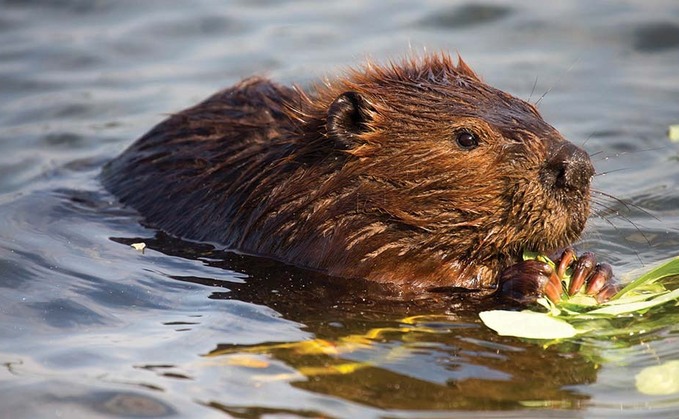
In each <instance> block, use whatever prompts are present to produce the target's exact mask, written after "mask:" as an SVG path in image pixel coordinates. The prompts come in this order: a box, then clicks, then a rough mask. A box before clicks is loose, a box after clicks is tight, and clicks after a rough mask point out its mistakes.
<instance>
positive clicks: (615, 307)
mask: <svg viewBox="0 0 679 419" xmlns="http://www.w3.org/2000/svg"><path fill="white" fill-rule="evenodd" d="M677 298H679V288H678V289H676V290H674V291H672V292H666V293H664V294H661V295H659V296H657V297H655V298H653V299H651V300H648V301H637V302H632V303H628V304H612V305H608V306H606V307H602V308H597V309H596V310H592V311H589V312H588V313H587V314H608V315H613V316H618V315H620V314H628V313H636V312H640V311H643V310H648V309H649V308H651V307H655V306H659V305H661V304H665V303H667V302H669V301H672V300H676V299H677Z"/></svg>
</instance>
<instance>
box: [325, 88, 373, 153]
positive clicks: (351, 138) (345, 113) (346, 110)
mask: <svg viewBox="0 0 679 419" xmlns="http://www.w3.org/2000/svg"><path fill="white" fill-rule="evenodd" d="M369 111H370V105H369V104H368V102H367V101H366V100H365V99H364V98H363V97H362V96H361V95H360V94H358V93H356V92H344V93H342V94H341V95H339V96H338V97H337V99H335V100H334V101H333V102H332V104H331V105H330V108H328V119H327V120H326V123H325V128H326V131H327V132H328V136H329V137H331V138H332V139H333V141H335V144H336V145H337V147H338V148H340V149H342V150H349V149H351V148H353V147H355V146H356V143H357V141H358V136H359V135H360V134H361V133H363V132H365V131H366V129H367V127H366V123H367V122H368V121H369V118H370V113H369Z"/></svg>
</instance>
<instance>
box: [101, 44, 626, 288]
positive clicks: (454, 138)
mask: <svg viewBox="0 0 679 419" xmlns="http://www.w3.org/2000/svg"><path fill="white" fill-rule="evenodd" d="M455 61H456V60H455V59H454V58H452V57H451V56H450V55H448V54H445V53H438V54H429V55H425V56H422V57H410V58H406V59H404V60H402V61H398V62H391V63H389V64H386V65H377V64H374V63H372V62H369V63H367V64H366V65H365V66H364V67H361V68H358V69H352V70H349V71H347V72H346V73H345V74H343V75H342V76H339V77H336V78H334V79H326V80H325V81H324V82H323V83H319V84H316V85H314V86H312V87H311V88H309V89H307V90H305V89H303V88H301V87H297V86H293V87H287V86H282V85H279V84H276V83H274V82H272V81H270V80H267V79H264V78H261V77H251V78H247V79H245V80H243V81H241V82H240V83H238V84H236V85H235V86H233V87H231V88H227V89H225V90H222V91H220V92H218V93H216V94H214V95H213V96H211V97H209V98H207V99H206V100H205V101H203V102H201V103H199V104H197V105H195V106H193V107H191V108H189V109H186V110H183V111H181V112H179V113H176V114H173V115H171V116H169V117H168V118H167V119H166V120H164V121H163V122H161V123H160V124H158V125H157V126H156V127H154V128H153V129H151V131H149V132H148V133H147V134H145V135H144V136H142V137H141V138H140V139H139V140H138V141H136V142H135V143H134V144H132V145H131V146H130V147H129V148H128V149H127V150H126V151H124V152H123V153H122V154H121V155H119V156H118V157H116V158H114V159H113V160H111V161H110V162H109V163H107V164H106V165H105V167H104V168H103V170H102V173H101V179H102V182H103V184H104V186H105V187H106V188H107V189H108V190H109V191H110V192H112V193H113V194H114V195H115V196H117V197H118V198H119V200H120V201H121V202H122V203H123V204H126V205H129V206H131V207H133V208H135V209H136V210H137V211H138V212H139V213H140V214H141V215H142V216H143V217H144V218H145V220H146V222H147V223H149V225H150V226H152V227H155V228H159V229H161V230H164V231H166V232H168V233H170V234H173V235H175V236H179V237H182V238H186V239H191V240H197V241H207V242H214V243H218V244H220V245H223V246H226V247H227V248H229V249H233V250H238V251H241V252H245V253H248V254H253V255H260V256H266V257H270V258H274V259H277V260H280V261H283V262H286V263H289V264H292V265H296V266H300V267H305V268H310V269H314V270H319V271H322V272H324V273H326V274H329V275H332V276H337V277H345V278H364V279H369V280H373V281H379V282H385V283H391V284H395V286H397V287H400V288H402V289H404V290H411V291H412V290H415V291H416V292H419V291H420V290H433V289H441V288H449V289H455V288H462V289H470V290H475V291H477V292H480V293H488V294H496V293H497V291H498V290H499V291H500V294H502V295H505V296H509V297H510V298H512V299H515V300H524V299H526V298H528V299H534V298H536V296H537V295H540V294H542V293H547V295H548V296H549V297H550V298H552V299H558V298H559V297H558V294H560V292H557V291H556V287H557V285H556V284H560V282H558V281H557V280H556V279H555V274H556V273H555V272H553V271H554V269H552V268H550V267H549V265H547V264H545V263H543V262H538V261H522V260H521V255H522V252H524V250H531V251H537V252H552V251H555V250H557V249H563V248H566V249H567V250H566V251H565V252H564V255H565V256H564V257H562V258H560V260H561V265H562V266H561V267H560V268H559V270H560V272H559V274H561V273H562V272H563V269H564V267H566V266H568V265H570V264H571V263H572V262H573V260H574V259H575V258H574V253H573V251H572V250H570V248H569V247H568V246H570V244H571V243H573V241H575V240H577V239H578V237H579V236H580V234H581V232H582V230H583V228H584V226H585V222H586V220H587V218H588V215H589V212H590V181H591V178H592V177H593V175H594V168H593V166H592V163H591V161H590V159H589V156H588V154H587V153H586V152H585V151H583V150H582V149H581V148H579V147H577V146H575V145H574V144H572V143H570V142H568V141H567V140H566V139H564V138H563V137H562V135H561V134H560V133H559V132H558V131H557V130H556V129H555V128H554V127H552V126H551V125H549V124H548V123H546V122H545V121H544V120H543V118H542V117H541V116H540V113H539V112H538V110H537V108H536V107H535V106H534V105H533V104H531V103H528V102H526V101H524V100H521V99H518V98H516V97H514V96H512V95H510V94H508V93H505V92H503V91H501V90H498V89H495V88H493V87H491V86H489V85H488V84H486V83H484V82H483V81H482V80H481V78H480V77H479V76H478V75H477V74H476V73H475V72H474V71H473V70H472V69H471V68H470V67H469V66H468V65H467V64H466V63H465V62H464V61H463V60H462V58H461V57H459V56H458V57H457V63H456V62H455ZM577 264H578V266H577V267H576V272H577V273H578V275H579V276H580V277H581V278H580V279H579V280H578V285H577V286H576V288H578V287H580V286H581V285H582V284H583V283H584V282H587V283H588V290H589V291H590V293H592V294H596V295H598V296H599V297H600V298H602V299H603V298H607V297H608V296H610V295H611V294H612V291H611V290H613V289H615V287H614V286H613V285H612V284H613V276H612V274H611V273H610V267H608V266H607V265H603V264H596V263H595V260H594V258H593V257H592V256H591V255H586V256H585V257H581V258H578V262H577ZM558 287H559V291H560V285H558Z"/></svg>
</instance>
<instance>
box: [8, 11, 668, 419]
mask: <svg viewBox="0 0 679 419" xmlns="http://www.w3.org/2000/svg"><path fill="white" fill-rule="evenodd" d="M425 47H426V48H427V49H429V50H446V51H452V52H456V51H459V52H460V54H462V55H463V56H464V58H465V60H466V61H467V62H468V63H469V64H470V65H471V66H472V67H473V68H474V69H475V70H476V71H477V72H478V73H480V74H481V75H483V77H484V78H485V80H487V81H488V82H490V83H491V84H493V85H495V86H497V87H499V88H502V89H505V90H507V91H510V92H512V93H514V94H515V95H517V96H520V97H523V98H531V100H533V101H535V100H537V99H538V98H540V97H541V96H542V95H543V93H544V92H547V91H548V92H549V93H548V94H546V95H545V96H544V98H542V99H541V100H540V109H541V111H542V113H543V115H544V116H545V118H546V119H547V120H548V121H550V122H551V123H552V124H554V125H555V126H556V127H557V128H559V129H560V130H561V132H562V133H563V134H564V135H566V136H567V137H568V138H570V139H571V140H572V141H574V142H576V143H578V144H584V147H585V148H586V149H587V150H588V151H589V152H590V153H592V154H593V156H594V157H593V159H594V160H595V164H596V166H597V170H598V172H599V173H601V175H599V176H598V177H597V178H596V181H595V187H596V189H597V190H599V191H603V192H605V193H607V194H610V195H613V196H615V197H616V198H619V199H621V200H623V201H625V202H628V203H629V204H623V203H621V202H619V201H617V200H615V199H611V198H607V197H605V196H603V195H597V197H596V201H597V202H598V204H597V207H598V213H599V215H600V217H599V216H595V217H593V218H592V220H591V221H590V223H589V225H588V228H587V230H586V234H585V237H584V239H583V242H582V243H581V247H582V248H584V249H591V250H593V251H595V252H596V253H597V254H599V255H600V256H601V257H602V258H603V259H604V260H606V261H609V262H611V263H612V264H613V265H614V266H615V268H616V271H617V272H619V273H622V274H624V273H626V272H629V271H632V270H634V269H638V268H641V267H644V266H648V265H651V264H653V263H654V262H657V261H660V260H662V259H664V258H667V257H670V256H674V255H676V254H677V253H679V252H678V249H679V210H678V208H679V190H678V189H677V183H678V182H679V159H678V158H677V156H678V149H679V146H677V145H676V144H673V143H671V142H670V141H669V140H668V139H667V137H666V131H667V128H668V126H669V125H671V124H677V123H679V75H678V73H677V68H679V5H677V4H676V2H673V1H670V0H667V1H645V2H631V1H629V2H615V3H612V2H591V1H576V2H570V1H550V2H540V3H536V2H528V1H519V2H508V1H492V0H488V1H485V2H482V3H472V2H469V3H462V4H458V3H452V2H447V1H433V0H431V1H420V2H410V1H405V0H404V1H394V2H390V3H385V2H377V1H374V2H364V1H357V0H356V1H352V0H344V1H336V2H322V3H321V2H312V1H300V2H282V1H281V2H275V1H264V0H260V1H245V0H242V1H230V2H223V1H216V0H204V1H191V2H188V1H180V0H163V1H158V0H154V1H151V0H150V1H144V2H134V1H105V0H60V1H27V0H22V1H7V0H5V1H0V98H1V99H0V220H2V222H0V287H2V291H1V292H0V319H1V321H0V361H1V363H2V366H3V367H2V368H1V369H0V416H2V417H12V418H15V417H27V418H33V417H88V418H92V417H171V416H181V417H201V418H209V417H229V416H231V417H241V418H250V417H260V416H266V417H282V416H285V417H361V418H362V417H450V416H451V415H453V414H454V415H457V416H461V417H477V415H478V411H479V410H483V415H484V416H489V417H526V416H536V417H545V416H551V417H573V416H575V417H580V416H582V417H610V416H616V417H633V416H642V415H643V416H644V417H652V416H657V417H667V416H676V415H677V411H679V395H677V394H671V395H666V396H648V395H643V394H641V393H639V392H637V391H636V389H635V387H634V375H635V374H636V373H638V372H639V371H640V370H641V369H642V368H643V367H646V366H650V365H657V364H660V363H662V362H665V361H668V360H673V359H679V349H677V344H676V343H677V339H678V332H679V327H675V326H673V325H666V326H664V327H662V328H660V329H658V330H655V331H653V332H651V333H642V334H640V335H635V336H630V337H629V338H627V339H619V340H615V341H610V342H609V341H605V340H599V341H587V342H579V343H578V344H568V345H565V344H564V345H553V346H550V347H548V348H543V347H541V346H540V345H536V344H534V343H530V342H523V341H521V340H518V339H514V338H504V337H499V336H496V335H494V334H493V333H492V332H490V331H489V330H487V329H485V328H484V327H482V325H481V324H480V323H479V321H478V319H477V316H476V314H475V310H474V309H473V308H474V307H470V304H464V303H461V302H460V301H455V300H450V299H447V300H446V299H443V300H441V301H409V302H402V301H395V300H388V301H384V299H383V298H381V297H382V296H383V294H382V293H383V292H384V290H381V289H379V287H377V286H376V285H373V284H351V285H348V284H346V283H344V282H341V281H340V282H336V281H332V280H330V279H328V278H324V277H322V276H321V275H318V274H313V273H309V272H305V271H302V270H298V269H293V268H290V267H286V266H282V265H280V264H277V263H275V262H272V261H268V260H265V259H258V258H252V257H247V256H242V255H237V254H233V253H229V252H225V251H223V250H220V249H214V248H212V247H210V246H207V245H202V244H196V243H187V242H182V241H180V240H177V239H173V238H171V237H167V236H165V235H163V234H162V233H159V232H156V231H153V230H151V229H147V228H145V227H143V225H142V224H141V220H140V218H139V217H138V216H137V215H136V214H135V213H134V212H132V211H130V210H128V209H125V208H121V207H120V206H119V205H118V204H117V203H116V201H115V199H114V198H113V197H111V196H110V195H108V194H107V193H106V192H105V191H103V190H102V187H101V186H100V184H99V183H98V181H97V174H98V172H99V170H100V167H101V165H102V164H103V163H104V162H105V161H106V160H107V159H109V158H111V157H113V156H115V155H116V154H117V153H119V152H120V151H122V150H123V149H124V148H125V147H126V146H127V145H129V144H130V143H131V142H132V141H133V140H134V139H135V138H137V137H138V136H140V135H141V134H143V133H144V132H145V131H146V130H148V129H149V128H150V127H152V126H153V125H154V124H156V123H157V122H159V121H160V120H161V119H162V118H163V115H164V114H167V113H169V112H173V111H177V110H180V109H182V108H183V107H186V106H189V105H191V104H193V103H195V102H197V101H198V100H200V99H202V98H204V97H206V96H207V95H209V94H210V93H212V92H214V91H216V90H217V89H219V88H221V87H225V86H228V85H230V84H232V83H234V82H236V81H237V80H239V79H240V78H241V77H245V76H248V75H251V74H255V73H257V74H264V75H266V76H268V77H271V78H274V79H276V80H278V81H281V82H283V83H290V82H297V83H300V84H306V83H309V82H311V81H313V80H315V79H317V78H319V77H322V76H323V75H325V74H334V73H336V72H338V71H341V69H342V68H345V67H346V66H347V65H351V64H358V63H360V62H361V61H362V60H363V59H364V58H365V57H367V56H370V57H374V58H375V59H378V60H384V59H387V58H397V57H400V56H402V55H404V54H406V53H408V52H409V51H415V52H417V51H422V50H423V49H424V48H425ZM138 241H144V242H146V243H147V245H148V246H149V248H148V249H147V250H146V251H145V252H144V253H143V254H142V253H139V252H137V251H135V250H134V249H132V248H131V247H130V246H129V244H130V243H133V242H138ZM472 306H473V304H472ZM677 314H678V313H677V310H676V309H673V308H668V309H667V310H666V311H664V312H661V313H660V314H658V315H656V317H663V316H672V315H677ZM413 316H415V317H413ZM417 316H424V317H417ZM658 320H661V319H659V318H656V319H642V321H648V322H654V321H658ZM340 372H343V373H340ZM453 412H454V413H453Z"/></svg>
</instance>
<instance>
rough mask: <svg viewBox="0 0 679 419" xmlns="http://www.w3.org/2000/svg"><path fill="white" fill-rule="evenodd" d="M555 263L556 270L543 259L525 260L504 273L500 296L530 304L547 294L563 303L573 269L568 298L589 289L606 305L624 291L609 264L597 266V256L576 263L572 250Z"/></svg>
mask: <svg viewBox="0 0 679 419" xmlns="http://www.w3.org/2000/svg"><path fill="white" fill-rule="evenodd" d="M553 260H555V264H556V269H554V268H552V266H550V265H549V264H548V263H545V262H541V261H539V260H524V261H521V262H519V263H516V264H514V265H512V266H510V267H508V268H507V269H505V270H504V271H502V273H501V274H500V289H499V290H498V291H499V295H500V297H502V298H505V299H509V300H512V301H516V302H518V303H521V304H528V303H532V302H534V301H535V300H536V299H537V298H539V297H541V296H542V295H545V296H546V297H547V298H549V299H550V300H552V301H553V302H555V303H556V302H559V301H560V300H561V293H562V291H563V290H562V287H561V280H562V279H563V276H564V273H565V272H566V270H567V269H568V268H569V267H572V269H573V273H572V275H571V282H570V287H569V289H568V295H573V294H575V293H577V292H578V291H579V290H580V289H581V288H582V287H583V286H585V293H586V294H587V295H592V296H594V297H595V298H596V300H597V301H598V302H602V301H606V300H608V299H609V298H611V297H612V296H613V295H615V294H616V293H617V292H618V291H619V289H620V286H619V284H618V282H617V280H616V279H615V277H614V276H613V269H612V268H611V266H610V265H609V264H607V263H596V257H595V256H594V255H593V254H592V253H590V252H585V253H583V254H582V255H581V256H580V257H579V258H577V260H576V256H575V251H574V250H573V248H571V247H568V248H566V249H565V250H564V251H563V253H562V254H561V257H560V258H558V259H553Z"/></svg>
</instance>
